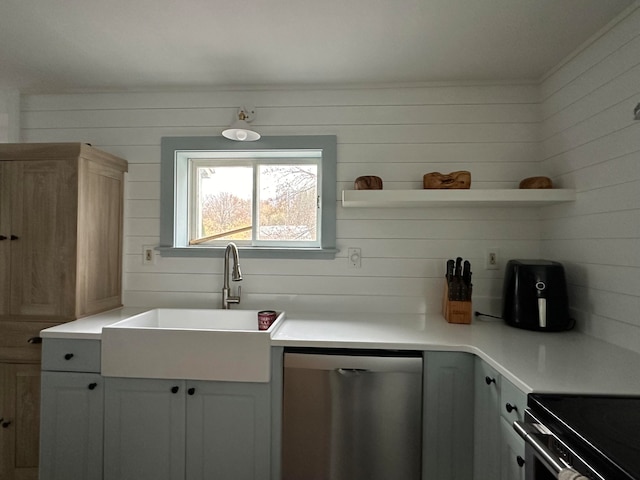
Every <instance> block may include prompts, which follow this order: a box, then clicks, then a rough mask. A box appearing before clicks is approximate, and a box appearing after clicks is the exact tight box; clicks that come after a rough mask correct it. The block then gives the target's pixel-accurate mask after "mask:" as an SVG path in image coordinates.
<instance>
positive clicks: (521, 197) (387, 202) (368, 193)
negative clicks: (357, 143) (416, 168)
mask: <svg viewBox="0 0 640 480" xmlns="http://www.w3.org/2000/svg"><path fill="white" fill-rule="evenodd" d="M575 199H576V192H575V190H572V189H557V188H554V189H522V190H521V189H512V190H509V189H497V190H473V189H469V190H343V191H342V206H343V208H398V207H403V208H406V207H493V206H495V207H541V206H545V205H552V204H554V203H562V202H572V201H575Z"/></svg>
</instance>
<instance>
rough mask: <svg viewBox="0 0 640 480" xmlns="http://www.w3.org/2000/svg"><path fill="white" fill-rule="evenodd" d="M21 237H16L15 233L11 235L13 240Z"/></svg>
mask: <svg viewBox="0 0 640 480" xmlns="http://www.w3.org/2000/svg"><path fill="white" fill-rule="evenodd" d="M19 238H20V237H16V236H15V235H11V240H18V239H19Z"/></svg>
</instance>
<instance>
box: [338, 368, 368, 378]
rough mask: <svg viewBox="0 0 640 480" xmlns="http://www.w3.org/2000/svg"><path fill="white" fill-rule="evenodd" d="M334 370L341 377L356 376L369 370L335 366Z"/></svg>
mask: <svg viewBox="0 0 640 480" xmlns="http://www.w3.org/2000/svg"><path fill="white" fill-rule="evenodd" d="M336 372H338V373H339V374H340V375H342V376H343V377H357V376H358V375H362V374H363V373H369V372H371V370H369V369H367V368H336Z"/></svg>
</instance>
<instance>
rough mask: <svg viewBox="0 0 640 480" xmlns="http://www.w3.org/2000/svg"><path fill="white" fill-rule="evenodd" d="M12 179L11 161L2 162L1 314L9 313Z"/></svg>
mask: <svg viewBox="0 0 640 480" xmlns="http://www.w3.org/2000/svg"><path fill="white" fill-rule="evenodd" d="M10 199H11V181H10V179H9V162H0V267H1V268H0V315H7V314H8V313H9V292H10V289H9V277H10V275H11V269H10V268H9V265H10V263H9V262H10V258H11V257H10V255H9V253H10V243H11V218H10V217H11V204H10Z"/></svg>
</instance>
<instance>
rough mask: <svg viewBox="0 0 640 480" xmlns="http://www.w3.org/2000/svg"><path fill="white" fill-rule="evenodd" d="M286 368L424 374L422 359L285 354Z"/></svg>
mask: <svg viewBox="0 0 640 480" xmlns="http://www.w3.org/2000/svg"><path fill="white" fill-rule="evenodd" d="M284 368H300V369H305V370H331V371H337V372H338V373H340V374H342V375H354V374H356V372H357V373H360V374H361V373H364V372H365V371H366V372H376V373H378V372H407V373H420V372H422V358H421V357H405V356H403V357H390V356H379V357H378V356H360V355H323V354H309V353H285V354H284Z"/></svg>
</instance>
